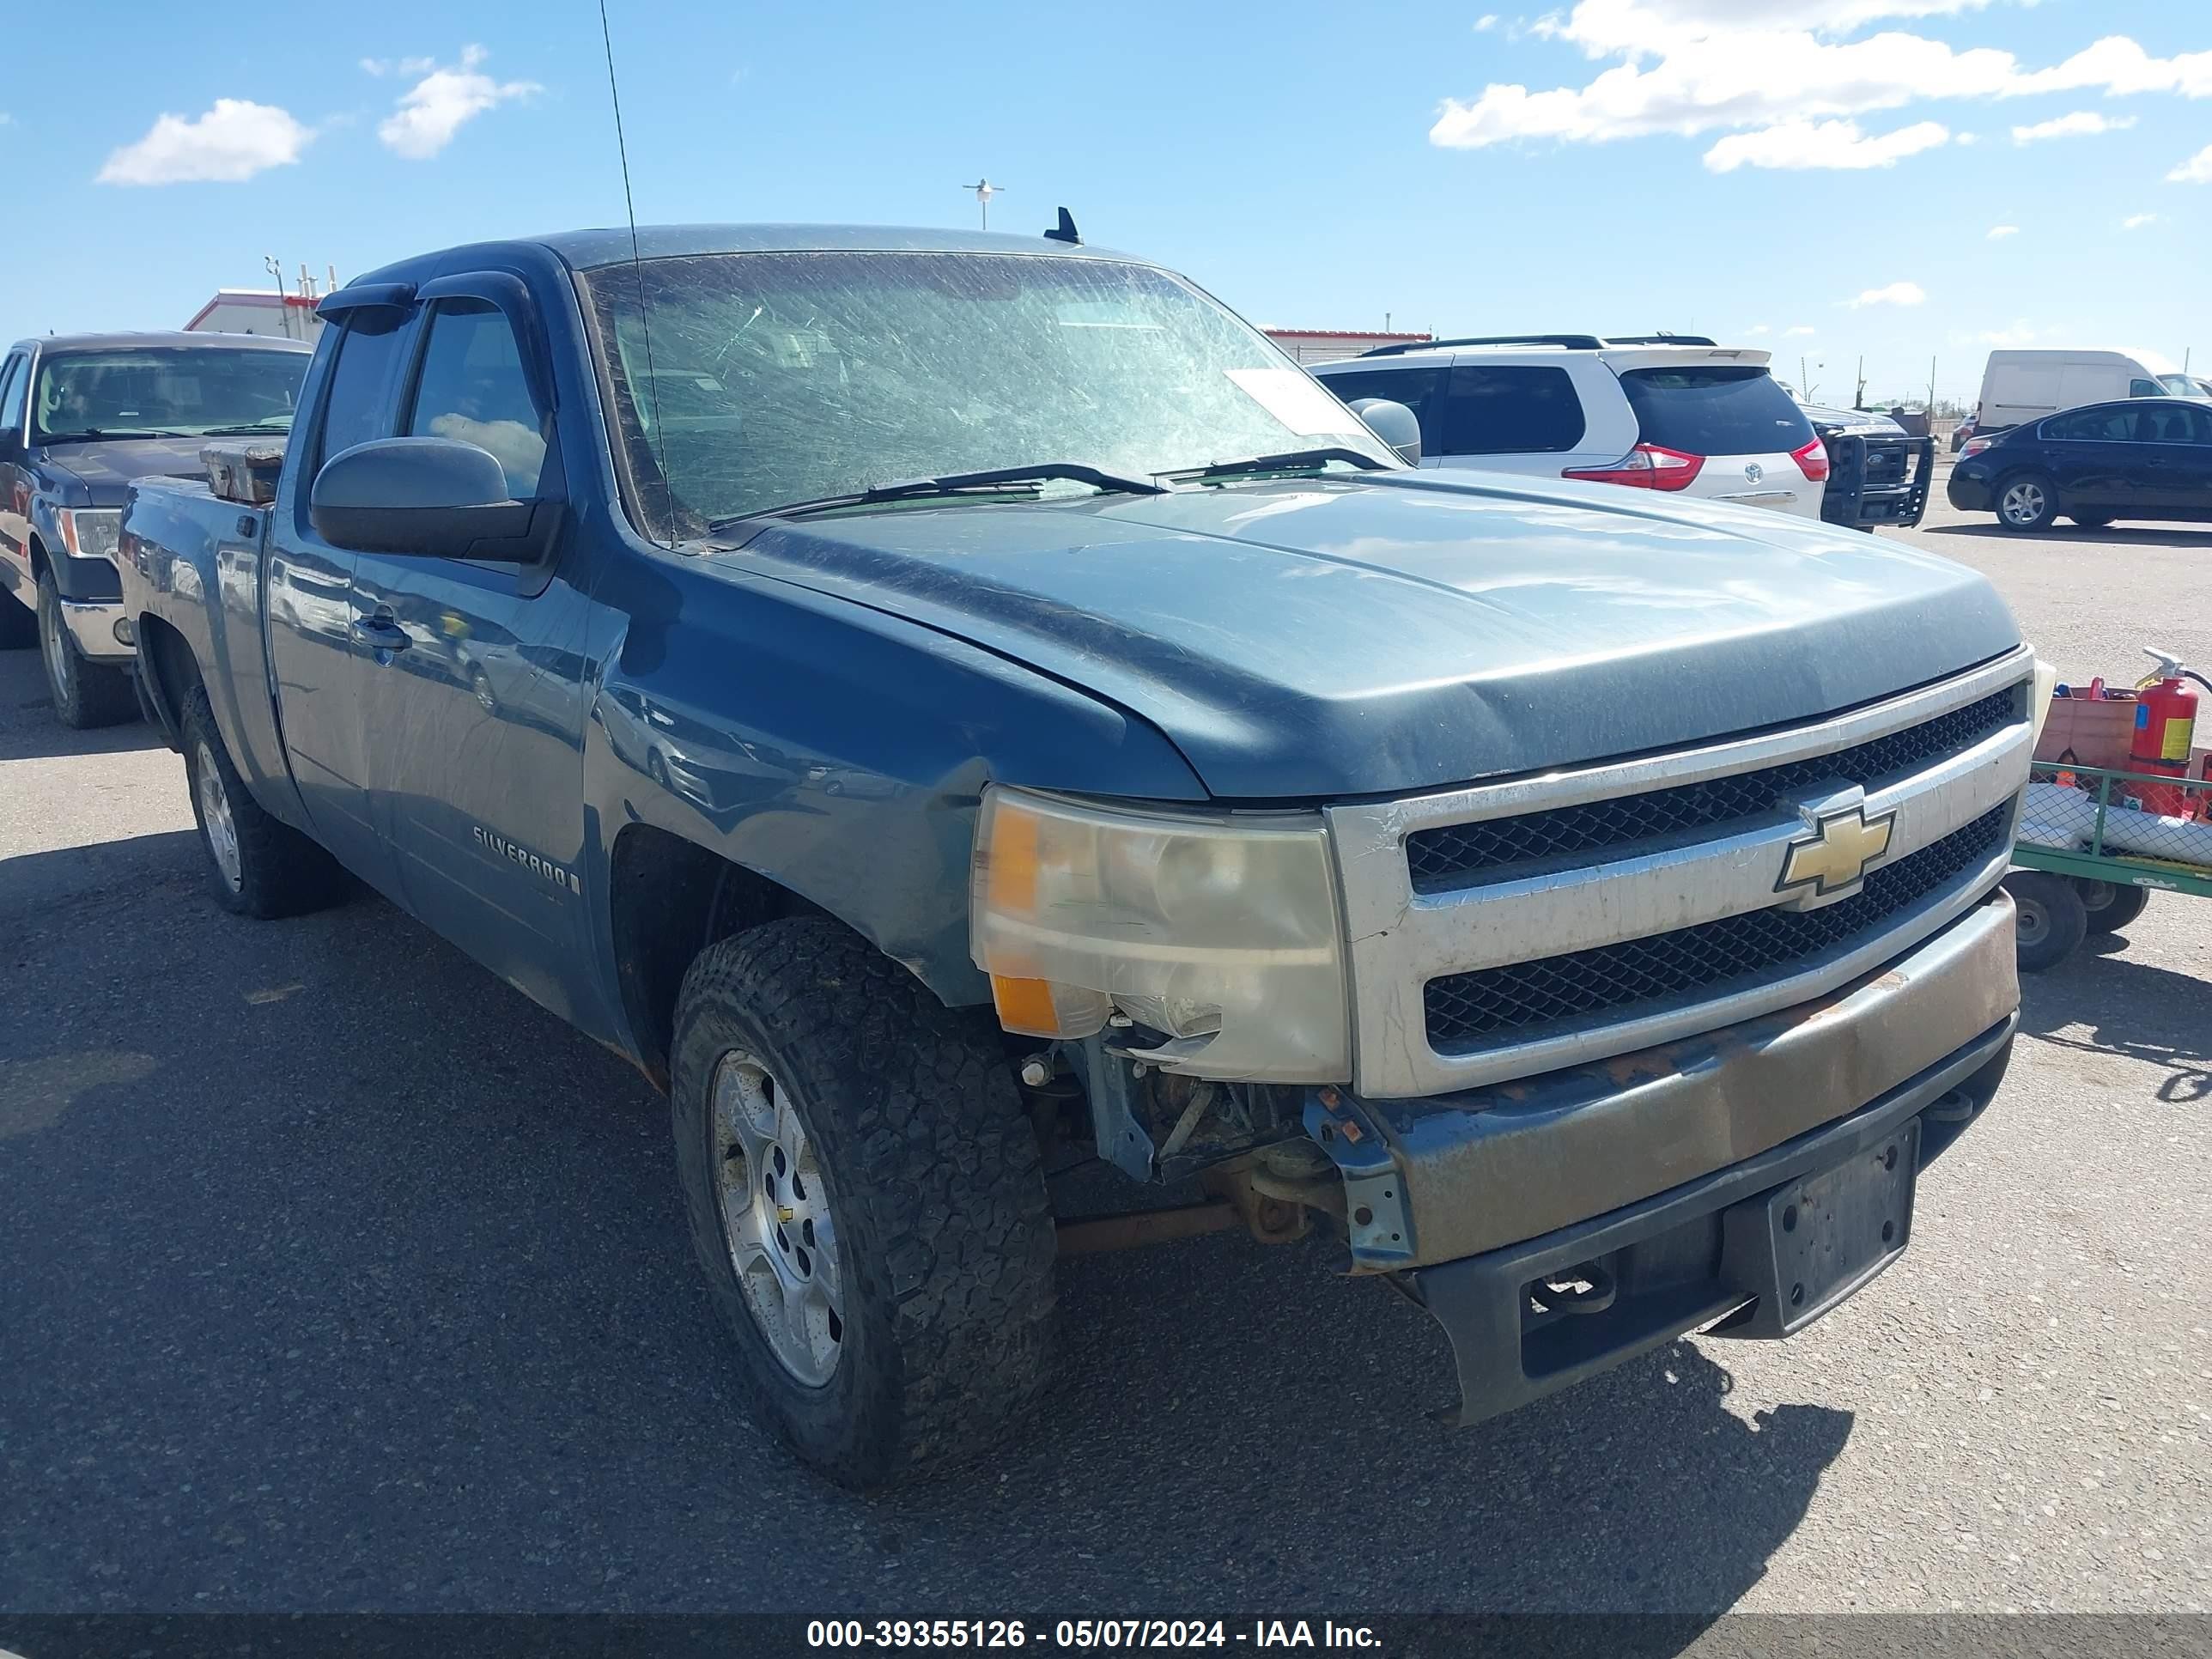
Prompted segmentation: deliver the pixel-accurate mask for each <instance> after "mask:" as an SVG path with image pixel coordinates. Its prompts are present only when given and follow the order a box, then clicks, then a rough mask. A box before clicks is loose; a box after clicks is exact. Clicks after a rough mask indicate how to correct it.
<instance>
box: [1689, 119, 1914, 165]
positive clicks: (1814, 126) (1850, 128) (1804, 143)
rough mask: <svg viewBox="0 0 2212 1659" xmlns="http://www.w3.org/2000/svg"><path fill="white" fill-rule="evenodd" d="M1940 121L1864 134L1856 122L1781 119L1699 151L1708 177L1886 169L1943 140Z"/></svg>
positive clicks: (1734, 134)
mask: <svg viewBox="0 0 2212 1659" xmlns="http://www.w3.org/2000/svg"><path fill="white" fill-rule="evenodd" d="M1950 137H1951V131H1950V129H1949V128H1948V127H1946V126H1945V125H1943V124H1942V122H1940V121H1917V122H1915V123H1914V124H1913V125H1911V126H1909V127H1899V129H1898V130H1897V131H1894V132H1884V133H1879V134H1875V135H1872V136H1869V134H1866V133H1863V132H1861V131H1859V125H1858V123H1857V122H1856V121H1782V122H1778V123H1777V124H1776V125H1773V126H1771V127H1761V128H1759V130H1758V131H1755V132H1732V133H1730V134H1729V136H1728V137H1725V138H1723V139H1722V140H1721V141H1720V143H1717V144H1715V145H1714V146H1713V147H1712V148H1711V149H1709V150H1707V151H1706V152H1705V167H1706V169H1707V170H1708V171H1709V172H1712V173H1733V172H1735V170H1736V169H1737V168H1738V167H1790V168H1804V167H1842V168H1857V167H1894V166H1896V165H1897V163H1898V162H1899V161H1900V160H1901V159H1902V158H1904V157H1905V156H1907V155H1918V154H1919V153H1920V152H1921V151H1922V150H1923V149H1936V147H1937V146H1938V145H1941V144H1943V143H1948V142H1949V140H1950Z"/></svg>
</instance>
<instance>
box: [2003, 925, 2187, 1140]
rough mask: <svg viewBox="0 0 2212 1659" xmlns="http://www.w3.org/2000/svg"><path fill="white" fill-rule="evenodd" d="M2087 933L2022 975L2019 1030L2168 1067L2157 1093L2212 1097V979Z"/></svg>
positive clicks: (2181, 1101) (2183, 1100)
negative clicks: (2138, 956) (2055, 961)
mask: <svg viewBox="0 0 2212 1659" xmlns="http://www.w3.org/2000/svg"><path fill="white" fill-rule="evenodd" d="M2127 948H2128V945H2127V941H2126V940H2125V939H2120V938H2115V937H2113V936H2112V935H2109V934H2107V935H2106V936H2103V937H2101V938H2092V939H2089V940H2087V942H2086V943H2085V944H2083V945H2082V946H2081V949H2080V950H2078V951H2075V953H2074V955H2073V956H2071V957H2069V958H2068V959H2067V960H2066V961H2064V962H2063V963H2059V965H2058V966H2057V967H2056V968H2054V969H2051V970H2050V971H2049V972H2047V973H2043V974H2023V975H2021V1031H2022V1033H2023V1034H2024V1035H2026V1036H2028V1037H2030V1038H2031V1039H2033V1041H2035V1042H2047V1043H2050V1044H2051V1045H2053V1046H2055V1047H2058V1048H2075V1049H2080V1050H2083V1051H2086V1052H2093V1053H2101V1054H2124V1055H2126V1056H2128V1057H2129V1058H2130V1059H2135V1060H2149V1061H2151V1062H2152V1063H2153V1064H2154V1065H2156V1066H2161V1067H2163V1068H2164V1069H2165V1071H2166V1076H2165V1078H2164V1079H2162V1080H2161V1081H2160V1084H2159V1087H2158V1091H2157V1098H2158V1099H2160V1100H2161V1101H2163V1102H2166V1103H2168V1104H2170V1105H2193V1104H2197V1103H2201V1102H2203V1101H2206V1100H2212V982H2208V981H2205V980H2203V979H2200V978H2197V976H2196V975H2191V974H2184V973H2176V972H2174V971H2173V970H2172V969H2167V968H2160V967H2157V966H2155V965H2154V964H2153V963H2147V962H2137V961H2131V960H2130V959H2129V958H2128V957H2125V956H2123V955H2121V954H2120V953H2121V952H2122V951H2125V950H2126V949H2127Z"/></svg>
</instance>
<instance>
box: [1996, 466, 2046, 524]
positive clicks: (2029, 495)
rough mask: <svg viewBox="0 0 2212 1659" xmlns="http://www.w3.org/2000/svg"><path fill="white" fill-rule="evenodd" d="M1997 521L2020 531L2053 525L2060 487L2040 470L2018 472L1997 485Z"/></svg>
mask: <svg viewBox="0 0 2212 1659" xmlns="http://www.w3.org/2000/svg"><path fill="white" fill-rule="evenodd" d="M1996 493H1997V502H1996V506H1997V522H1998V523H1999V524H2000V525H2002V526H2004V527H2005V528H2006V529H2007V530H2009V531H2012V532H2015V534H2017V535H2024V536H2025V535H2033V534H2034V533H2035V532H2038V531H2040V530H2048V529H2050V528H2051V520H2053V519H2055V518H2057V516H2058V491H2057V487H2056V486H2055V485H2053V484H2052V483H2051V480H2050V479H2048V478H2046V477H2044V476H2043V474H2041V473H2040V472H2015V474H2013V476H2012V477H2009V478H2007V479H2005V480H2004V481H2003V482H2002V483H2000V484H1998V485H1997V492H1996Z"/></svg>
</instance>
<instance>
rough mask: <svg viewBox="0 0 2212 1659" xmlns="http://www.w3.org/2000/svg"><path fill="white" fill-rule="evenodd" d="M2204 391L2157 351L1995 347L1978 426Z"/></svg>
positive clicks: (1995, 427)
mask: <svg viewBox="0 0 2212 1659" xmlns="http://www.w3.org/2000/svg"><path fill="white" fill-rule="evenodd" d="M2201 395H2202V394H2201V393H2200V392H2198V390H2197V385H2196V383H2195V382H2194V381H2192V380H2191V379H2190V378H2189V376H2187V375H2186V374H2183V373H2182V372H2181V370H2180V368H2179V367H2178V366H2177V365H2175V364H2173V363H2172V362H2168V361H2167V360H2166V359H2165V358H2164V357H2161V356H2159V355H2158V353H2156V352H2155V351H2124V350H2102V349H2099V350H2090V349H2081V348H2079V347H2075V348H2071V349H2054V350H2049V351H1992V352H1991V353H1990V362H1989V367H1988V368H1985V369H1984V370H1983V371H1982V402H1981V410H1980V416H1979V418H1978V420H1977V421H1976V422H1975V427H1974V429H1975V430H1976V431H1978V432H1995V431H1996V430H1998V429H1999V428H2002V427H2008V426H2018V425H2019V424H2020V423H2021V422H2023V421H2039V420H2041V419H2042V418H2043V417H2044V416H2046V415H2056V414H2057V412H2058V411H2059V410H2062V409H2079V408H2080V407H2081V405H2082V404H2109V403H2116V402H2118V400H2119V399H2121V398H2195V397H2199V396H2201Z"/></svg>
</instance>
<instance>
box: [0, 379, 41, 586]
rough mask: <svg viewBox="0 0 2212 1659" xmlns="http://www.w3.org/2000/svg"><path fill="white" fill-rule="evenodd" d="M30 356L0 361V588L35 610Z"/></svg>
mask: <svg viewBox="0 0 2212 1659" xmlns="http://www.w3.org/2000/svg"><path fill="white" fill-rule="evenodd" d="M30 384H31V354H30V353H29V352H27V351H11V352H9V354H8V359H7V361H6V362H4V363H0V590H5V591H6V592H10V593H13V594H14V595H15V598H16V599H18V600H20V601H21V603H23V604H24V605H28V606H30V607H32V608H33V609H36V608H37V605H38V602H39V601H38V594H37V593H36V592H35V591H33V587H32V586H31V518H30V513H31V476H30V471H29V469H28V468H27V465H25V463H26V462H27V460H28V459H29V456H28V454H27V452H26V450H25V447H24V446H25V445H26V444H27V442H28V441H29V440H30V433H29V430H28V426H27V419H28V413H29V409H30V401H29V399H28V398H27V397H26V396H25V395H24V394H25V393H26V392H27V390H28V389H29V386H30Z"/></svg>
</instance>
